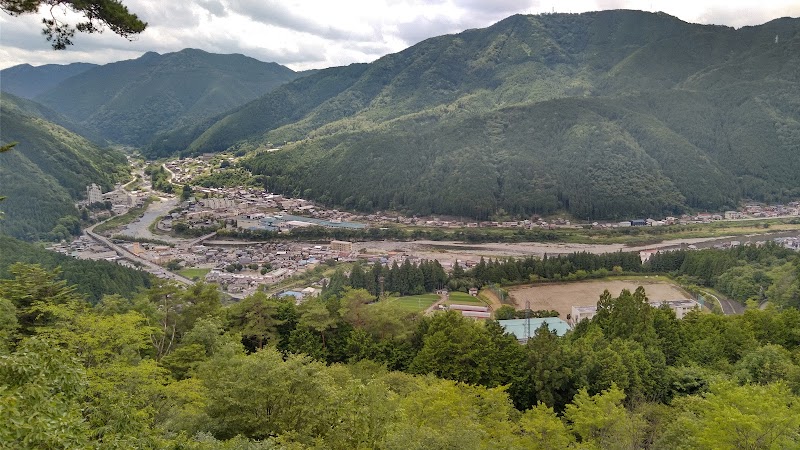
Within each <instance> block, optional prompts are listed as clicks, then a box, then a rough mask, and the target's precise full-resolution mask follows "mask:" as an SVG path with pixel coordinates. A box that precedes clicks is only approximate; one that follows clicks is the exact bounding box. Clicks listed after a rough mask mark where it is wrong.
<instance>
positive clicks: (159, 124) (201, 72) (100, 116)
mask: <svg viewBox="0 0 800 450" xmlns="http://www.w3.org/2000/svg"><path fill="white" fill-rule="evenodd" d="M297 76H298V75H297V74H295V73H294V72H293V71H292V70H291V69H288V68H286V67H284V66H281V65H279V64H275V63H265V62H261V61H258V60H255V59H252V58H249V57H245V56H243V55H218V54H212V53H207V52H204V51H201V50H194V49H185V50H182V51H179V52H175V53H167V54H164V55H159V54H157V53H153V52H149V53H146V54H144V55H143V56H142V57H140V58H137V59H134V60H128V61H119V62H115V63H111V64H106V65H103V66H98V67H95V68H92V69H90V70H87V71H85V72H83V73H81V74H79V75H77V76H73V77H71V78H68V79H66V80H64V81H63V82H61V83H59V84H58V85H56V86H54V87H53V88H51V89H49V90H48V91H46V92H44V93H42V94H40V95H38V96H37V97H36V98H35V100H36V101H38V102H41V103H43V104H44V105H46V106H49V107H50V108H52V109H54V110H56V111H58V112H60V113H62V114H64V115H65V116H67V117H68V118H70V119H71V120H73V121H75V122H77V123H79V124H81V125H84V126H86V127H87V128H89V129H91V130H93V131H95V132H97V133H99V134H100V135H101V136H103V137H104V138H105V139H107V140H109V141H112V142H117V143H122V144H128V145H142V144H145V143H147V142H149V141H150V140H151V139H152V138H153V137H154V136H155V135H156V134H157V133H159V132H164V131H168V130H171V129H173V128H175V127H179V126H183V125H187V124H192V123H195V122H196V121H202V120H203V119H207V118H209V117H213V116H215V115H218V114H220V113H222V112H223V111H226V110H229V109H232V108H235V107H238V106H240V105H242V104H244V103H246V102H248V101H249V100H252V99H254V98H257V97H259V96H261V95H263V94H264V93H266V92H268V91H270V90H272V89H274V88H275V87H277V86H279V85H281V84H283V83H285V82H288V81H291V80H293V79H295V78H297Z"/></svg>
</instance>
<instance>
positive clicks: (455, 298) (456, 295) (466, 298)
mask: <svg viewBox="0 0 800 450" xmlns="http://www.w3.org/2000/svg"><path fill="white" fill-rule="evenodd" d="M445 304H447V305H452V304H458V305H476V306H488V305H487V304H486V302H484V301H482V300H480V299H478V298H477V297H473V296H471V295H469V294H466V293H464V292H450V297H449V299H448V300H447V301H446V302H445Z"/></svg>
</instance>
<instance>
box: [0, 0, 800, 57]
mask: <svg viewBox="0 0 800 450" xmlns="http://www.w3.org/2000/svg"><path fill="white" fill-rule="evenodd" d="M123 3H124V4H125V5H127V6H128V8H129V10H130V11H132V12H134V13H136V14H138V15H139V17H140V18H141V19H143V20H144V21H146V22H147V23H148V27H147V29H146V30H145V31H144V33H142V34H141V35H140V36H138V37H137V38H136V40H135V41H134V42H129V41H127V40H126V39H124V38H121V37H119V36H117V35H115V34H113V33H112V32H110V31H106V32H105V33H102V34H99V35H86V34H81V33H78V34H77V35H76V38H75V39H74V42H75V45H73V46H72V47H71V48H69V50H66V51H54V50H51V49H50V46H49V44H48V43H47V42H46V41H45V39H44V37H43V36H42V34H41V28H42V26H41V19H42V17H43V16H44V11H45V10H44V9H43V10H42V11H43V13H42V14H38V15H27V16H22V17H10V16H8V15H7V14H5V13H2V12H0V68H4V67H9V66H13V65H16V64H22V63H29V64H33V65H40V64H47V63H60V64H61V63H70V62H77V61H83V62H93V63H101V64H102V63H107V62H112V61H118V60H123V59H131V58H137V57H139V56H140V55H141V54H142V53H144V52H146V51H155V52H158V53H166V52H172V51H177V50H180V49H183V48H187V47H191V48H199V49H203V50H206V51H209V52H214V53H242V54H244V55H247V56H251V57H253V58H256V59H260V60H262V61H275V62H278V63H280V64H284V65H286V66H289V67H290V68H292V69H295V70H303V69H312V68H324V67H330V66H340V65H344V64H349V63H353V62H369V61H373V60H375V59H377V58H379V57H381V56H383V55H386V54H388V53H393V52H397V51H400V50H402V49H404V48H406V47H408V46H411V45H413V44H415V43H417V42H420V41H422V40H424V39H426V38H429V37H433V36H438V35H442V34H449V33H456V32H459V31H462V30H465V29H468V28H480V27H486V26H489V25H491V24H493V23H495V22H497V21H498V20H500V19H503V18H505V17H508V16H510V15H512V14H515V13H524V14H537V13H543V12H551V11H555V12H573V13H578V12H584V11H592V10H601V9H618V8H624V9H641V10H645V11H664V12H666V13H668V14H671V15H674V16H677V17H679V18H680V19H682V20H685V21H687V22H695V23H704V24H721V25H728V26H732V27H736V28H739V27H742V26H746V25H758V24H762V23H764V22H768V21H770V20H772V19H775V18H778V17H784V16H791V17H798V16H800V0H695V1H692V0H627V1H626V0H341V1H331V0H123ZM72 19H73V20H72V21H71V22H70V23H73V24H74V23H76V20H74V19H75V18H74V17H73V18H72Z"/></svg>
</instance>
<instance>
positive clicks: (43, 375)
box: [0, 338, 91, 448]
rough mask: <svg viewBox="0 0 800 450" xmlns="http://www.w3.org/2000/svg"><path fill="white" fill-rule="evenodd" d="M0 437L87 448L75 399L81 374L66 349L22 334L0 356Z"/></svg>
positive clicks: (21, 443) (14, 444) (11, 442)
mask: <svg viewBox="0 0 800 450" xmlns="http://www.w3.org/2000/svg"><path fill="white" fill-rule="evenodd" d="M0 386H2V389H0V405H2V407H0V442H3V443H4V444H3V447H6V446H8V447H7V448H90V447H91V445H89V442H88V437H89V429H88V426H87V425H88V424H87V423H86V421H85V420H84V419H83V417H82V415H81V404H80V399H81V397H82V396H83V395H84V392H85V391H86V375H85V373H84V371H83V370H82V368H81V367H80V365H79V364H78V363H77V361H75V360H74V359H73V358H72V357H71V356H70V355H69V354H68V353H67V352H66V351H64V350H63V349H61V348H59V347H58V345H55V344H54V343H52V342H47V341H45V340H42V339H39V338H29V339H24V340H23V341H22V342H21V343H20V345H19V346H18V347H17V349H16V351H15V352H14V353H12V354H10V355H6V356H3V357H0Z"/></svg>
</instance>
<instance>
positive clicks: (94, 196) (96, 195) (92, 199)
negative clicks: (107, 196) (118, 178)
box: [86, 183, 103, 205]
mask: <svg viewBox="0 0 800 450" xmlns="http://www.w3.org/2000/svg"><path fill="white" fill-rule="evenodd" d="M86 201H87V202H89V204H90V205H91V204H92V203H100V202H102V201H103V193H102V192H101V191H100V186H98V185H96V184H94V183H92V184H91V185H89V186H86Z"/></svg>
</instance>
